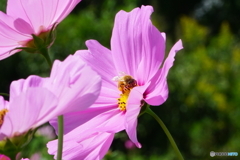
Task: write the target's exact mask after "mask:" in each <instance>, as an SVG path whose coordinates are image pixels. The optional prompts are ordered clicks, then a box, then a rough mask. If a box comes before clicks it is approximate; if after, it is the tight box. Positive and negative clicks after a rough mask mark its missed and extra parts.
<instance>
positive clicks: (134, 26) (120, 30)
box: [111, 6, 165, 85]
mask: <svg viewBox="0 0 240 160" xmlns="http://www.w3.org/2000/svg"><path fill="white" fill-rule="evenodd" d="M152 12H153V8H152V7H151V6H142V7H141V9H140V8H136V9H134V10H132V11H131V12H129V13H128V12H125V11H120V12H118V13H117V15H116V18H115V23H114V28H113V33H112V39H111V49H112V53H113V60H114V64H115V66H116V69H117V71H118V72H120V71H122V72H125V73H127V74H129V75H131V76H133V77H134V78H136V79H137V80H138V84H139V85H144V84H145V83H146V82H147V80H148V79H150V78H152V77H153V76H154V75H155V74H156V72H157V70H158V69H159V67H160V65H161V63H162V61H163V58H164V51H165V40H164V37H163V35H162V34H161V33H160V32H159V31H158V30H157V29H156V27H155V26H153V25H152V23H151V20H150V15H151V13H152Z"/></svg>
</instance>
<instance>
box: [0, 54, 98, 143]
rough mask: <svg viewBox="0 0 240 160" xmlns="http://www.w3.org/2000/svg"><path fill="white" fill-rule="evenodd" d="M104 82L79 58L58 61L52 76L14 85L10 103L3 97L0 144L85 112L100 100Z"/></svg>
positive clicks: (11, 89) (0, 105)
mask: <svg viewBox="0 0 240 160" xmlns="http://www.w3.org/2000/svg"><path fill="white" fill-rule="evenodd" d="M100 88H101V78H100V76H98V75H97V74H96V72H94V71H93V70H92V69H91V68H90V67H89V66H87V65H86V64H85V63H83V62H82V61H81V59H80V58H79V56H72V55H70V56H68V57H67V58H66V59H65V60H64V61H63V62H60V61H58V60H56V61H55V62H54V64H53V67H52V71H51V76H50V77H49V78H41V77H38V76H29V77H28V78H27V79H26V80H24V79H20V80H18V81H14V82H12V84H11V86H10V97H9V99H10V100H9V102H7V101H5V100H4V99H3V98H2V97H0V116H1V117H2V118H1V120H2V123H1V128H0V140H2V139H3V138H4V137H9V138H11V137H14V136H18V135H21V134H23V133H26V132H27V131H28V130H29V129H32V128H36V127H38V126H40V125H42V124H44V123H46V122H48V121H49V120H50V119H52V118H54V117H56V116H59V115H62V114H64V113H68V112H73V111H79V110H83V109H86V108H87V107H89V106H90V105H92V104H93V103H94V101H95V100H96V99H97V97H98V95H99V92H100Z"/></svg>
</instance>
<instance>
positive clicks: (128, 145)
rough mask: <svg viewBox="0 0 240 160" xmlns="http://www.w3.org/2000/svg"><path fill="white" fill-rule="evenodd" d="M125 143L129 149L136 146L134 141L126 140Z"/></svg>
mask: <svg viewBox="0 0 240 160" xmlns="http://www.w3.org/2000/svg"><path fill="white" fill-rule="evenodd" d="M124 145H125V147H126V148H127V149H134V148H136V146H135V144H134V143H133V142H132V141H130V140H127V141H125V144H124Z"/></svg>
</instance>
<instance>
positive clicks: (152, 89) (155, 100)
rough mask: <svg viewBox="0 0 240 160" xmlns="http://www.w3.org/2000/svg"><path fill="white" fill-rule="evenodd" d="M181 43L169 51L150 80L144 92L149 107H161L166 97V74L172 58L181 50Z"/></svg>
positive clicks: (172, 60)
mask: <svg viewBox="0 0 240 160" xmlns="http://www.w3.org/2000/svg"><path fill="white" fill-rule="evenodd" d="M182 48H183V47H182V41H181V40H179V41H178V42H177V43H176V44H175V45H174V46H173V47H172V49H171V50H170V53H169V55H168V57H167V59H166V60H165V62H164V65H163V67H162V69H161V70H159V71H158V73H157V74H156V75H155V77H154V78H153V79H152V80H151V84H150V86H149V87H148V89H147V91H146V92H145V94H146V97H145V101H146V102H147V103H148V104H150V105H156V106H157V105H161V104H162V103H164V102H165V101H166V99H167V97H168V86H167V74H168V71H169V69H170V68H171V67H172V66H173V62H174V57H175V55H176V53H177V52H178V51H179V50H181V49H182Z"/></svg>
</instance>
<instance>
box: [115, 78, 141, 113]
mask: <svg viewBox="0 0 240 160" xmlns="http://www.w3.org/2000/svg"><path fill="white" fill-rule="evenodd" d="M113 80H114V81H117V82H118V89H119V91H121V92H122V94H120V98H118V108H119V110H120V111H126V109H127V100H128V96H129V94H130V92H131V90H132V89H133V88H134V87H136V86H137V81H136V80H135V79H133V78H132V77H131V76H129V75H126V74H124V75H123V76H116V77H114V79H113Z"/></svg>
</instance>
